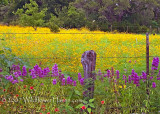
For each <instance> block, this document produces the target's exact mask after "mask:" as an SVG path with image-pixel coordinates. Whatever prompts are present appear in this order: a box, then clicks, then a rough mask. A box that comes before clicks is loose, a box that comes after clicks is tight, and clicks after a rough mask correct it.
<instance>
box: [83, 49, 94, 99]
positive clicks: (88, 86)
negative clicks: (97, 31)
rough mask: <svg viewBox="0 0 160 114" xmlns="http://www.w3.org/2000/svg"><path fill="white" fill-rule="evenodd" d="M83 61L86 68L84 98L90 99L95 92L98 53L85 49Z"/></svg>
mask: <svg viewBox="0 0 160 114" xmlns="http://www.w3.org/2000/svg"><path fill="white" fill-rule="evenodd" d="M81 63H82V65H83V69H84V89H85V90H84V93H83V97H84V100H86V101H89V99H92V98H93V94H94V80H95V73H94V71H95V66H96V53H95V52H94V51H93V50H90V51H85V52H84V53H83V54H82V58H81Z"/></svg>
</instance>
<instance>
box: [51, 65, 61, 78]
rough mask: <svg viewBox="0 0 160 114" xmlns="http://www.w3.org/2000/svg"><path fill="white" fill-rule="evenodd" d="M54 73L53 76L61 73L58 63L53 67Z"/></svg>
mask: <svg viewBox="0 0 160 114" xmlns="http://www.w3.org/2000/svg"><path fill="white" fill-rule="evenodd" d="M52 73H53V76H58V75H59V73H58V66H57V64H55V65H54V66H53V67H52Z"/></svg>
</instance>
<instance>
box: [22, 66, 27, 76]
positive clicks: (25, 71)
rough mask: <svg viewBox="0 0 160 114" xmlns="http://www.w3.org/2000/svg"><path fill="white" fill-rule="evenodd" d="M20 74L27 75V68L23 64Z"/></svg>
mask: <svg viewBox="0 0 160 114" xmlns="http://www.w3.org/2000/svg"><path fill="white" fill-rule="evenodd" d="M22 76H27V70H26V67H25V66H23V67H22Z"/></svg>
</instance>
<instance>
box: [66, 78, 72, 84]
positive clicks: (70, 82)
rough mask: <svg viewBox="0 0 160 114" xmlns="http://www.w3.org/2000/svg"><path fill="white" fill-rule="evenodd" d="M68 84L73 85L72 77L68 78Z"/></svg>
mask: <svg viewBox="0 0 160 114" xmlns="http://www.w3.org/2000/svg"><path fill="white" fill-rule="evenodd" d="M67 84H72V80H71V78H70V76H68V77H67Z"/></svg>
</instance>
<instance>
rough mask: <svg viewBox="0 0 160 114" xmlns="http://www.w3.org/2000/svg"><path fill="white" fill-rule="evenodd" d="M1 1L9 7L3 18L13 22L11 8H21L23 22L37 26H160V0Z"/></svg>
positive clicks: (105, 29)
mask: <svg viewBox="0 0 160 114" xmlns="http://www.w3.org/2000/svg"><path fill="white" fill-rule="evenodd" d="M1 1H3V3H2V2H0V4H3V5H6V6H8V8H9V10H7V12H8V13H5V15H3V17H4V18H3V20H8V22H11V21H12V20H14V19H16V16H14V15H12V14H11V12H13V11H17V9H19V11H18V12H17V15H19V17H20V21H21V22H20V23H21V24H23V25H28V26H32V25H33V24H34V26H33V27H34V28H35V29H36V26H42V24H43V25H44V24H45V23H50V24H46V25H47V26H49V25H50V28H54V27H56V26H57V27H63V28H80V27H88V28H89V29H91V30H95V29H99V30H103V31H108V30H110V29H111V28H110V27H111V25H112V26H114V28H113V29H117V30H118V31H125V30H127V29H126V28H127V26H132V28H129V31H130V32H132V31H134V30H137V31H141V30H142V28H143V30H144V31H145V30H146V28H149V27H150V26H153V29H157V28H158V27H159V26H160V0H31V1H32V3H31V2H30V1H29V0H1ZM13 1H14V2H13ZM11 4H12V5H11ZM29 4H33V5H32V6H31V5H29ZM9 5H11V6H9ZM22 6H23V7H22ZM46 8H47V9H48V10H46ZM2 9H3V8H2ZM0 12H1V11H0ZM3 12H4V11H3ZM31 12H32V13H31ZM1 14H3V13H1ZM22 14H23V15H22ZM51 15H53V16H54V18H53V16H51ZM37 18H38V19H37ZM22 20H23V21H22ZM24 20H27V21H24ZM31 20H32V21H31ZM33 20H34V21H33ZM51 25H54V27H53V26H52V27H51ZM55 25H56V26H55ZM134 26H135V27H134ZM137 27H138V29H137Z"/></svg>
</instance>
